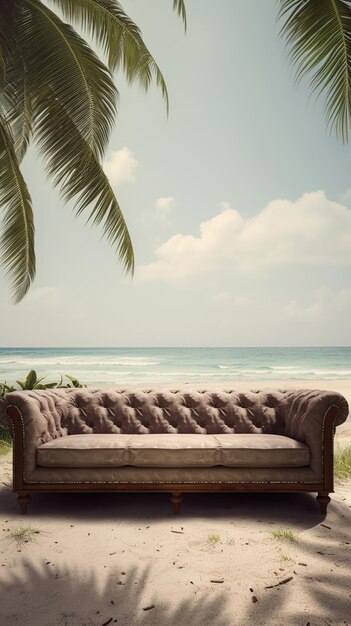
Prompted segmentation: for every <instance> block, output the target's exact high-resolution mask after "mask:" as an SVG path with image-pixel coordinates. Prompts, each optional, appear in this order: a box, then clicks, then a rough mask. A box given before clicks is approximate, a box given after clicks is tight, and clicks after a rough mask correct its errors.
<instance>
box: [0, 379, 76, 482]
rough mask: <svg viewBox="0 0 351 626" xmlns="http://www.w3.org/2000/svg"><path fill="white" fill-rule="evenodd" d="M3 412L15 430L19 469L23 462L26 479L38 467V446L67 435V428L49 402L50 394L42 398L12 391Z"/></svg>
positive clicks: (15, 450) (8, 395)
mask: <svg viewBox="0 0 351 626" xmlns="http://www.w3.org/2000/svg"><path fill="white" fill-rule="evenodd" d="M2 412H4V413H5V415H6V417H7V420H8V421H9V423H10V425H11V428H12V433H13V440H14V456H15V459H16V466H18V463H19V462H20V459H22V460H21V462H20V466H21V469H22V472H21V477H22V478H24V479H25V480H27V479H29V478H30V475H31V473H32V471H33V470H34V469H35V467H36V450H37V448H38V446H40V445H41V444H42V443H46V442H47V441H50V440H51V439H56V438H57V437H61V436H63V435H67V429H66V428H62V426H61V415H60V413H59V412H58V411H57V408H56V407H55V405H54V404H53V403H52V402H50V396H49V394H48V395H47V396H46V395H40V396H39V395H38V394H35V392H31V391H12V392H10V393H7V394H6V395H5V396H4V400H3V405H2ZM18 478H19V477H18V476H17V478H16V479H15V480H17V481H18Z"/></svg>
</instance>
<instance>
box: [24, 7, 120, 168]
mask: <svg viewBox="0 0 351 626" xmlns="http://www.w3.org/2000/svg"><path fill="white" fill-rule="evenodd" d="M22 2H23V5H24V6H26V7H27V8H28V9H29V11H30V17H31V18H32V19H31V20H30V21H29V22H28V24H29V26H28V28H27V31H26V30H25V31H24V36H25V38H24V40H23V42H22V43H23V46H24V50H25V52H26V53H27V55H28V56H27V58H28V57H29V58H30V60H31V63H32V65H31V67H30V77H31V88H32V89H33V90H34V92H35V98H33V106H34V103H35V105H36V106H37V107H38V106H39V107H42V106H45V103H43V98H42V84H43V83H44V84H45V83H47V84H49V85H50V86H51V88H52V89H53V90H54V91H55V96H56V97H57V98H59V99H60V101H61V102H62V103H63V104H64V106H65V107H66V108H67V113H68V114H69V115H70V117H72V119H73V120H74V122H75V124H76V125H77V127H78V128H79V130H80V132H81V133H82V135H83V136H84V138H85V139H86V140H87V142H88V143H89V145H90V147H91V148H92V150H94V152H95V153H96V154H97V155H98V156H99V157H101V156H103V154H104V151H105V148H106V145H107V142H108V139H109V136H110V131H111V128H112V125H113V122H114V119H115V112H116V101H117V90H116V88H115V86H114V84H113V81H112V78H111V75H110V73H109V71H108V70H107V68H106V67H105V66H104V65H103V64H102V63H101V61H100V60H99V58H98V57H97V56H96V54H95V53H94V52H93V50H92V49H91V48H90V47H89V46H88V44H87V43H86V42H85V41H84V40H83V39H82V38H81V37H79V35H78V34H77V33H76V31H74V30H73V28H72V27H71V26H69V25H68V24H65V23H64V22H62V20H60V19H59V18H58V17H57V15H56V14H55V13H53V12H52V11H50V9H49V8H48V7H47V6H45V5H44V4H42V3H41V2H40V1H39V0H22ZM27 41H30V47H34V49H35V50H34V52H33V51H31V48H29V47H28V44H27V43H26V42H27ZM26 45H27V48H26Z"/></svg>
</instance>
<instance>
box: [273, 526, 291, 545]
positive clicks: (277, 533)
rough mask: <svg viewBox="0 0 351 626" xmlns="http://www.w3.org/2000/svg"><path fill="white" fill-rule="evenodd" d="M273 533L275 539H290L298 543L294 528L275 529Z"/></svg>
mask: <svg viewBox="0 0 351 626" xmlns="http://www.w3.org/2000/svg"><path fill="white" fill-rule="evenodd" d="M272 535H273V537H274V539H288V540H289V541H291V542H295V543H297V539H296V535H295V533H293V531H292V530H289V529H288V530H273V532H272Z"/></svg>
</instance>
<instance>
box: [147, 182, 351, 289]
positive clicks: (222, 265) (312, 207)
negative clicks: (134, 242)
mask: <svg viewBox="0 0 351 626" xmlns="http://www.w3.org/2000/svg"><path fill="white" fill-rule="evenodd" d="M221 207H222V209H223V210H222V212H221V213H219V214H218V215H216V216H215V217H213V218H212V219H210V220H208V221H206V222H203V223H202V224H200V236H198V237H195V236H193V235H189V234H188V235H182V234H177V235H174V236H173V237H171V238H170V239H168V240H167V241H166V242H165V243H163V244H162V245H161V246H159V247H158V248H157V249H156V251H155V260H154V261H153V262H151V263H148V264H146V265H142V266H140V267H139V268H138V270H137V278H138V279H139V280H140V281H146V280H160V279H164V280H170V279H174V280H176V279H182V278H185V277H190V276H200V275H209V273H211V274H213V273H216V272H217V273H218V272H223V271H224V270H225V271H228V269H232V270H236V271H240V272H252V271H254V272H255V273H257V272H258V271H264V270H265V269H267V268H269V267H279V266H284V265H288V264H294V265H295V266H296V265H299V264H300V265H304V266H305V265H309V266H315V267H318V266H321V265H326V264H327V265H330V266H342V265H350V264H351V211H350V210H348V209H347V208H346V207H345V206H343V205H341V204H338V203H336V202H331V201H330V200H328V199H327V198H326V196H325V194H324V192H323V191H317V192H313V193H305V194H304V195H303V196H302V197H301V198H299V199H298V200H297V201H296V202H290V201H288V200H274V201H272V202H270V203H269V204H268V205H267V206H266V207H265V208H264V209H262V210H261V211H260V212H259V213H258V214H257V215H255V216H254V217H252V218H248V219H244V218H243V217H241V215H240V214H239V212H238V211H237V210H236V209H232V208H230V206H229V204H228V203H227V202H222V203H221Z"/></svg>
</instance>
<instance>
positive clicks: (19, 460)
mask: <svg viewBox="0 0 351 626" xmlns="http://www.w3.org/2000/svg"><path fill="white" fill-rule="evenodd" d="M6 413H7V415H8V417H9V418H10V422H11V428H12V433H13V464H14V471H13V491H16V492H17V493H18V498H17V499H18V502H19V505H20V510H21V514H22V515H25V514H26V513H27V510H28V505H29V503H30V501H31V496H30V493H34V492H47V493H49V492H56V491H58V492H86V491H88V492H102V491H107V492H142V491H153V492H164V491H166V492H169V493H170V494H171V497H170V500H171V504H172V508H173V512H174V513H179V511H180V505H181V502H182V494H183V493H186V492H192V493H199V492H232V493H235V492H280V493H285V492H300V491H304V492H317V501H318V504H319V507H320V512H321V514H322V515H326V512H327V506H328V504H329V502H330V497H329V494H330V493H333V492H334V450H333V447H334V446H333V442H334V434H335V422H336V419H337V417H338V415H339V414H340V413H341V409H340V408H339V407H338V406H336V405H332V406H330V407H329V408H328V410H327V412H326V414H325V416H324V421H323V426H322V462H323V481H322V482H321V483H318V482H309V483H299V482H291V483H287V482H285V483H284V482H281V483H278V482H259V483H255V482H249V483H245V482H236V483H221V482H218V483H205V484H204V483H199V484H196V483H176V484H175V483H166V482H165V483H123V484H122V483H103V482H102V483H99V484H96V483H88V482H87V483H40V482H30V481H26V479H25V476H24V462H23V452H24V436H25V431H24V423H23V419H22V415H21V413H20V411H19V409H18V408H17V407H16V406H15V405H10V406H8V407H7V409H6Z"/></svg>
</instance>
